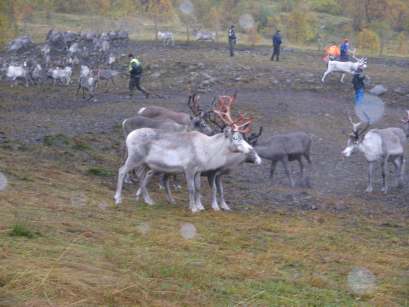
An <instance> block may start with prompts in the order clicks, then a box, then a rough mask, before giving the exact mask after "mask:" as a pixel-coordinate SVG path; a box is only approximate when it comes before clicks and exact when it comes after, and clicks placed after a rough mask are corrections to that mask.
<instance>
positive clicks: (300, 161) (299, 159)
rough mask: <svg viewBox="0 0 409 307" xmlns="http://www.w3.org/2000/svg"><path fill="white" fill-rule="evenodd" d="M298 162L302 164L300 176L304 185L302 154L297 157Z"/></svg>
mask: <svg viewBox="0 0 409 307" xmlns="http://www.w3.org/2000/svg"><path fill="white" fill-rule="evenodd" d="M297 161H298V164H299V165H300V177H301V182H302V184H303V185H304V164H303V163H302V160H301V156H299V157H298V158H297Z"/></svg>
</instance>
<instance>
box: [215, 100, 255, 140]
mask: <svg viewBox="0 0 409 307" xmlns="http://www.w3.org/2000/svg"><path fill="white" fill-rule="evenodd" d="M236 98H237V93H235V94H234V95H233V96H220V97H219V99H218V101H217V103H216V106H215V108H214V109H213V112H214V113H215V114H216V115H217V116H218V117H219V118H220V120H221V121H222V122H224V123H225V124H226V125H227V126H229V127H231V128H232V129H233V131H238V132H241V133H244V134H245V133H249V132H250V131H251V124H252V121H253V119H252V118H251V117H245V116H244V115H243V114H240V115H239V117H238V118H237V119H236V120H234V119H233V118H232V115H231V107H232V105H233V104H234V103H235V101H236Z"/></svg>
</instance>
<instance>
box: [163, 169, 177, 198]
mask: <svg viewBox="0 0 409 307" xmlns="http://www.w3.org/2000/svg"><path fill="white" fill-rule="evenodd" d="M164 177H165V182H164V184H165V191H166V199H167V201H168V202H169V203H171V204H172V205H174V204H176V201H175V199H174V198H173V195H172V191H171V189H170V180H169V175H165V176H164Z"/></svg>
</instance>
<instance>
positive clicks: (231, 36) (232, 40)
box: [227, 25, 237, 57]
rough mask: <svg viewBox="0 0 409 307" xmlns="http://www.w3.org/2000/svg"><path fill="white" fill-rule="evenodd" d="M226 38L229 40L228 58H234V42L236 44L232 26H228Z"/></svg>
mask: <svg viewBox="0 0 409 307" xmlns="http://www.w3.org/2000/svg"><path fill="white" fill-rule="evenodd" d="M227 36H228V38H229V49H230V56H231V57H232V56H234V47H235V46H236V42H237V37H236V31H235V30H234V25H231V26H230V28H229V31H228V33H227Z"/></svg>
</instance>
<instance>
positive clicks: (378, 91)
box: [369, 84, 388, 96]
mask: <svg viewBox="0 0 409 307" xmlns="http://www.w3.org/2000/svg"><path fill="white" fill-rule="evenodd" d="M387 91H388V89H387V88H386V87H385V86H383V85H382V84H377V85H375V86H374V87H373V88H372V89H371V90H370V91H369V93H371V94H373V95H376V96H381V95H383V94H385V93H386V92H387Z"/></svg>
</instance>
